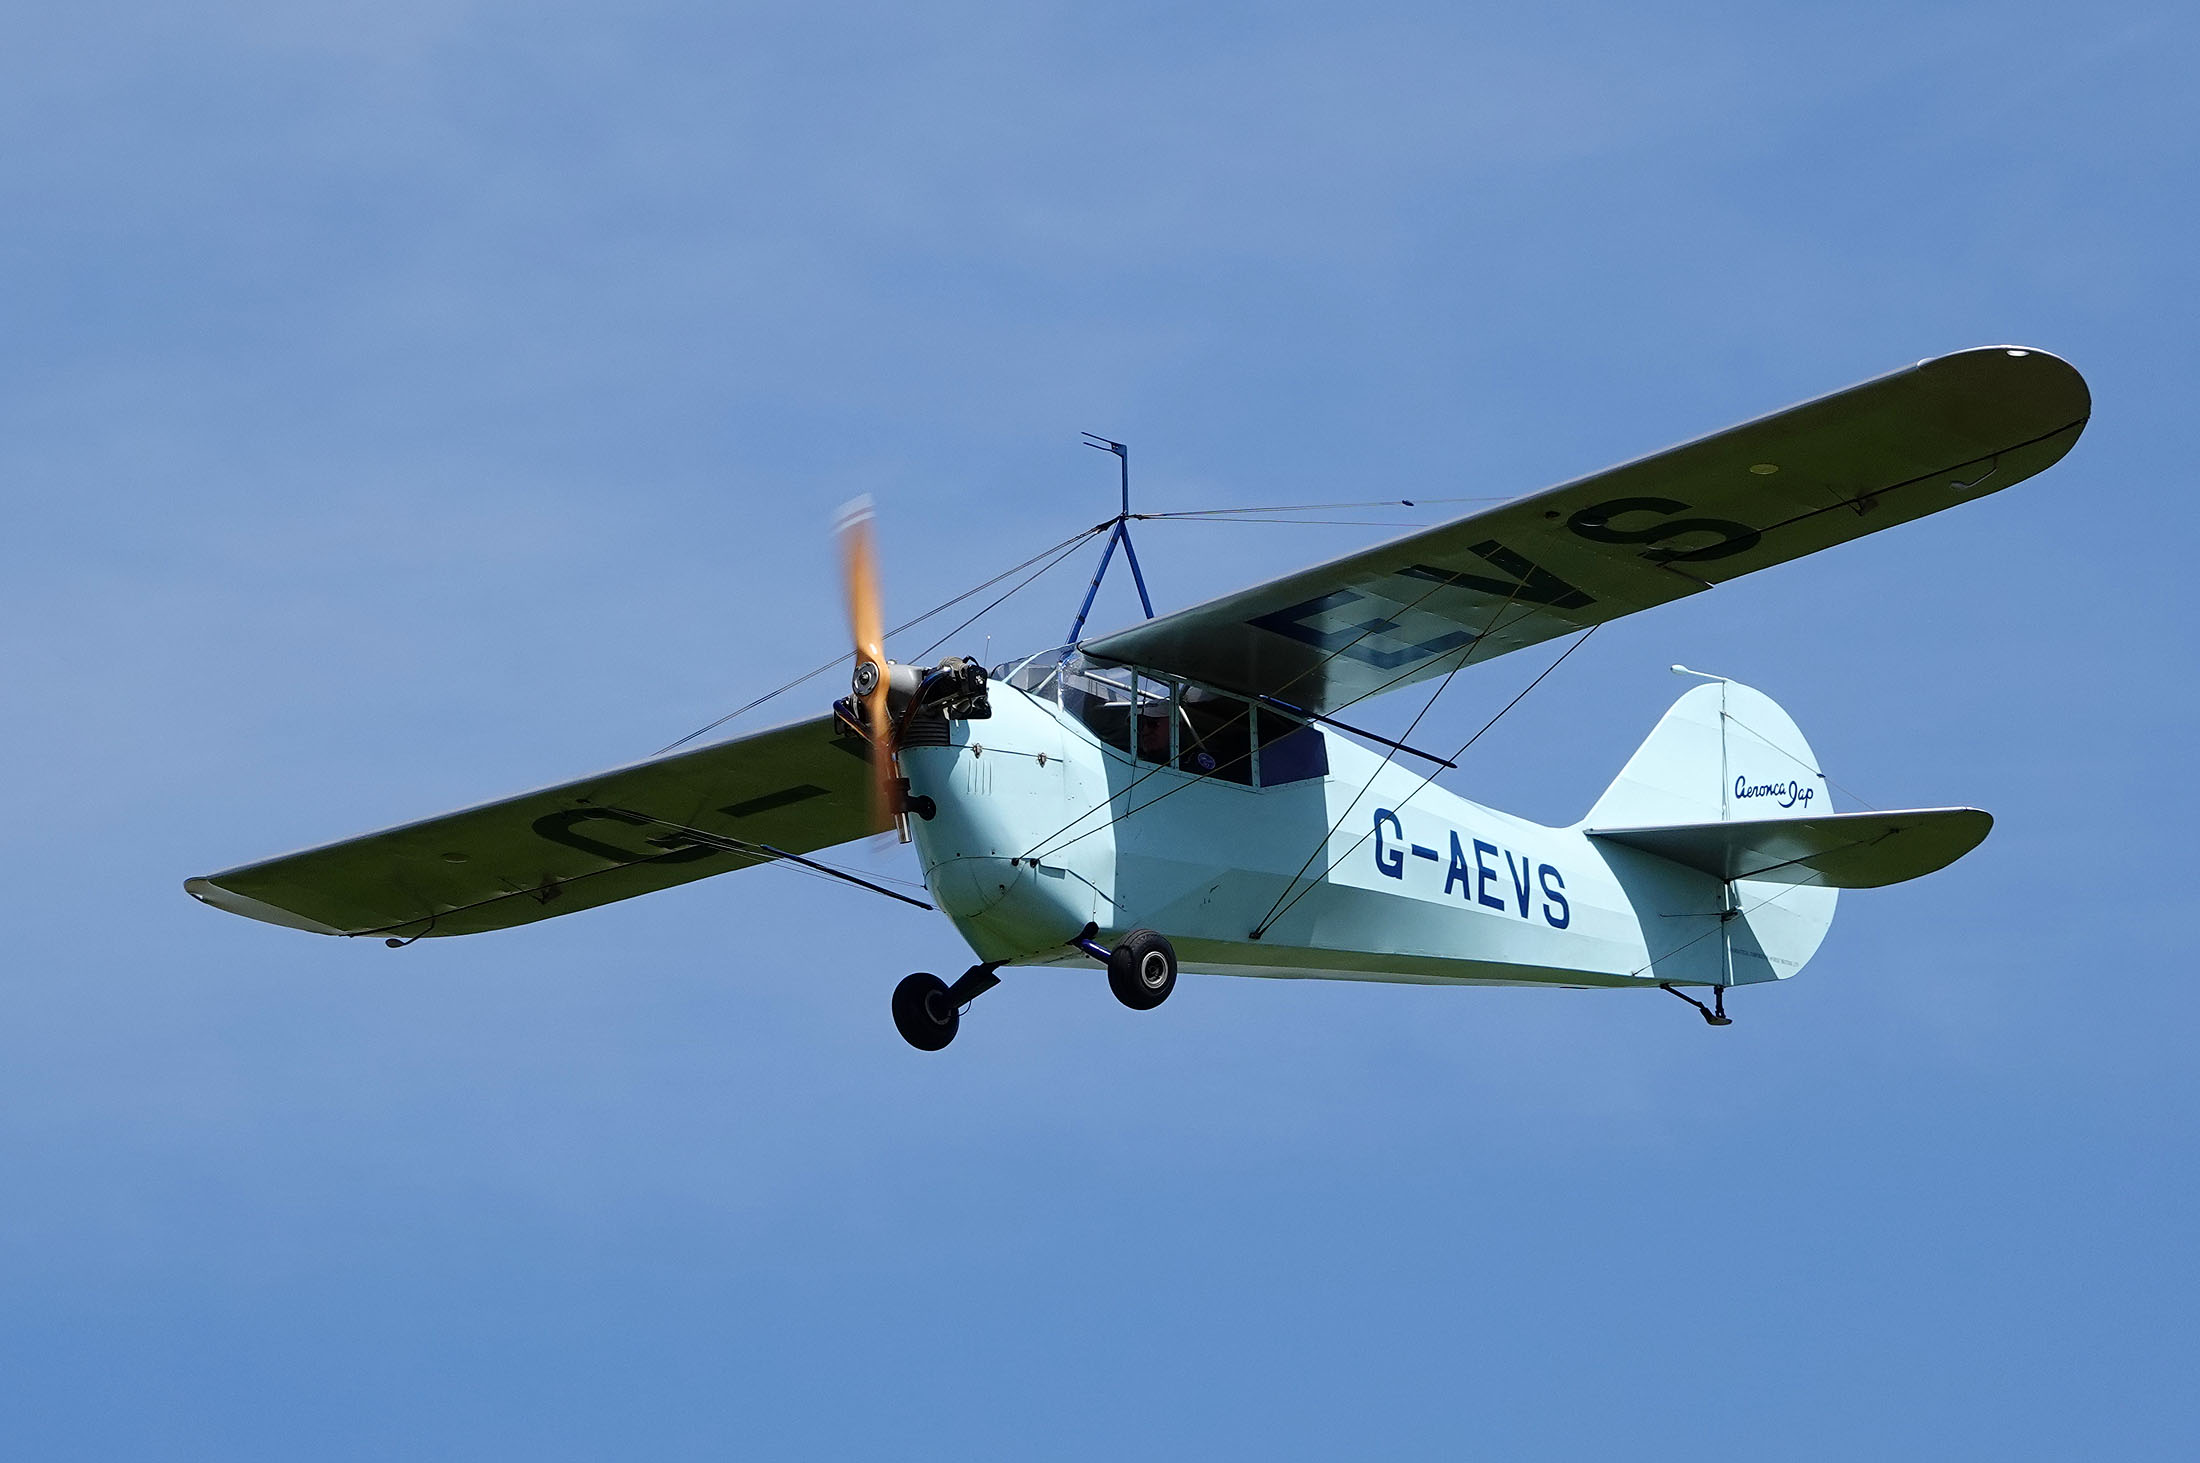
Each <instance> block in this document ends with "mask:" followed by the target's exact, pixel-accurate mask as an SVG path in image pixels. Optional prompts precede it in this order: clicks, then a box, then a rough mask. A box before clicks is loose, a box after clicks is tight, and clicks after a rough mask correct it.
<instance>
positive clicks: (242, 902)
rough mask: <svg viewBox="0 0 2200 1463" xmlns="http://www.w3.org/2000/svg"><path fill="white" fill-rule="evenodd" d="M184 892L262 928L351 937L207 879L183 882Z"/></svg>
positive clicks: (342, 931)
mask: <svg viewBox="0 0 2200 1463" xmlns="http://www.w3.org/2000/svg"><path fill="white" fill-rule="evenodd" d="M183 892H184V893H186V894H188V895H190V896H191V897H192V898H193V899H196V900H197V901H199V903H201V904H204V905H209V906H211V907H212V908H215V909H219V910H221V911H223V912H224V913H227V914H241V915H243V916H244V917H245V918H246V919H256V920H258V921H260V922H261V923H262V924H270V925H281V926H283V927H284V928H285V929H292V930H304V931H306V932H307V933H308V934H315V935H343V934H349V933H350V931H348V930H340V929H337V928H336V927H334V926H333V925H325V924H322V923H321V922H320V921H319V920H312V919H307V918H306V917H305V916H304V915H302V914H293V913H292V912H291V911H289V910H287V909H284V908H282V907H281V906H279V905H274V904H269V903H267V902H266V901H264V900H259V899H254V898H252V897H251V896H249V895H245V894H239V893H237V892H236V891H235V890H234V889H224V888H223V887H222V886H221V885H219V884H217V883H215V882H214V881H213V880H212V879H208V878H190V879H186V880H184V881H183Z"/></svg>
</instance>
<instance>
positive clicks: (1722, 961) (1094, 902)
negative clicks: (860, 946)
mask: <svg viewBox="0 0 2200 1463" xmlns="http://www.w3.org/2000/svg"><path fill="white" fill-rule="evenodd" d="M992 707H993V714H992V716H991V717H990V718H989V719H986V720H981V721H958V722H953V723H950V724H949V728H948V744H947V745H945V746H915V747H909V748H907V749H906V750H905V751H904V752H903V754H902V764H903V769H904V771H905V772H906V773H907V775H908V777H909V780H910V788H911V791H912V793H914V794H921V795H923V796H925V797H929V798H931V799H932V800H933V801H934V803H936V805H937V812H936V814H935V816H934V817H932V818H931V819H929V820H924V819H918V818H912V819H911V826H912V831H913V834H914V837H915V841H916V845H917V850H918V853H919V855H920V857H921V858H922V861H923V865H924V871H925V879H926V882H927V884H928V885H929V886H930V888H931V890H932V894H933V897H934V898H935V899H936V900H937V901H938V902H939V905H940V907H941V909H942V910H944V911H945V912H946V913H947V915H948V916H949V918H950V919H952V920H953V921H954V923H955V927H956V928H957V929H958V930H959V931H960V932H961V933H962V935H963V936H964V938H965V939H967V940H968V941H969V942H970V945H971V947H972V948H973V949H974V950H975V951H976V952H977V954H978V956H979V958H980V959H981V960H985V961H995V962H1001V963H1007V964H1016V965H1048V964H1072V963H1086V961H1087V958H1088V957H1086V956H1085V955H1084V954H1082V953H1080V952H1079V951H1078V950H1076V949H1074V948H1073V947H1071V946H1070V944H1069V942H1070V941H1071V940H1073V939H1075V938H1076V937H1077V936H1078V934H1079V933H1080V932H1081V931H1082V930H1083V929H1084V928H1085V926H1086V925H1088V924H1091V925H1095V926H1097V927H1098V938H1099V940H1100V941H1101V942H1102V943H1105V944H1112V943H1113V942H1114V941H1115V940H1116V939H1118V938H1119V937H1121V936H1122V935H1123V934H1125V933H1127V932H1128V931H1130V930H1132V929H1136V928H1148V929H1153V930H1158V931H1160V932H1161V933H1162V934H1164V935H1166V936H1168V938H1169V939H1170V940H1171V941H1172V942H1173V943H1174V945H1175V947H1176V950H1177V954H1178V957H1179V959H1180V960H1181V962H1182V964H1183V966H1184V968H1185V969H1187V970H1193V971H1207V972H1212V973H1217V974H1229V975H1261V976H1282V977H1325V978H1331V979H1346V980H1383V981H1406V982H1418V983H1427V984H1453V983H1459V984H1478V985H1489V984H1503V985H1561V986H1633V985H1643V986H1649V985H1656V984H1659V983H1661V982H1662V983H1679V984H1690V985H1734V984H1748V983H1752V982H1756V981H1763V980H1772V979H1777V978H1783V977H1785V976H1789V975H1792V974H1794V973H1795V971H1796V970H1798V969H1800V968H1801V966H1802V964H1803V962H1804V961H1805V960H1807V959H1808V958H1809V957H1810V954H1811V953H1812V951H1813V950H1815V949H1816V947H1817V945H1818V942H1819V940H1820V939H1821V938H1822V936H1823V934H1824V931H1825V928H1826V925H1827V924H1828V923H1829V922H1830V919H1831V915H1832V906H1833V900H1834V893H1833V891H1832V890H1830V889H1820V888H1807V887H1796V886H1773V887H1765V886H1758V885H1753V884H1750V883H1746V882H1743V883H1736V884H1733V885H1728V884H1726V883H1724V882H1722V881H1721V880H1719V879H1717V878H1715V877H1713V876H1711V875H1709V874H1704V873H1699V872H1695V871H1693V870H1690V869H1687V868H1683V867H1681V866H1679V865H1677V864H1674V863H1670V862H1668V861H1666V860H1664V859H1661V858H1657V857H1654V856H1651V855H1648V854H1644V853H1640V852H1637V851H1635V850H1632V849H1628V848H1624V847H1619V846H1616V845H1613V844H1610V843H1607V842H1602V841H1599V840H1596V839H1592V838H1590V837H1588V836H1586V835H1585V834H1584V832H1583V831H1582V827H1581V826H1580V825H1577V826H1574V827H1566V828H1551V827H1545V826H1543V825H1541V824H1536V823H1531V822H1528V821H1526V820H1524V819H1521V818H1516V817H1512V816H1510V815H1508V814H1505V813H1501V812H1498V811H1496V810H1494V809H1491V808H1486V807H1483V806H1481V805H1479V804H1476V803H1473V802H1469V801H1468V800H1466V799H1464V798H1461V797H1459V796H1457V795H1455V794H1453V793H1450V792H1447V791H1445V790H1444V789H1443V788H1441V787H1438V786H1436V785H1435V784H1434V783H1430V782H1426V781H1425V780H1424V778H1423V775H1422V774H1421V773H1420V772H1419V771H1416V770H1414V769H1413V768H1411V767H1408V766H1405V765H1401V764H1399V763H1397V762H1388V763H1386V762H1385V761H1384V759H1383V758H1382V757H1381V756H1380V755H1378V754H1376V753H1374V752H1371V751H1369V750H1368V749H1367V748H1365V747H1363V746H1361V745H1359V744H1357V743H1355V742H1352V741H1349V740H1347V739H1346V738H1345V737H1343V736H1341V735H1338V734H1336V733H1334V732H1330V733H1326V734H1325V735H1326V738H1327V749H1328V765H1329V771H1328V774H1327V775H1326V776H1318V777H1311V778H1308V779H1306V780H1304V781H1298V782H1289V783H1285V784H1283V785H1280V786H1273V787H1256V786H1249V785H1246V784H1243V783H1237V782H1229V781H1223V780H1219V779H1216V778H1211V777H1202V776H1198V775H1195V774H1193V773H1191V772H1186V771H1180V770H1178V769H1177V768H1175V767H1173V766H1168V765H1160V764H1157V763H1155V762H1147V761H1137V760H1134V759H1132V758H1131V757H1130V756H1128V755H1126V754H1125V753H1123V752H1121V751H1119V750H1117V749H1116V748H1115V747H1113V746H1109V745H1106V744H1104V743H1103V742H1102V741H1101V740H1100V739H1099V738H1098V737H1096V736H1095V735H1094V733H1093V732H1092V731H1091V730H1090V729H1088V728H1087V727H1086V726H1085V725H1084V724H1083V723H1082V722H1080V721H1079V720H1078V719H1077V717H1075V716H1074V715H1071V714H1070V713H1068V712H1067V711H1065V710H1064V709H1063V708H1062V707H1061V706H1060V705H1058V704H1057V703H1056V702H1055V701H1054V700H1051V699H1049V698H1048V696H1047V694H1046V693H1045V692H1044V691H1041V692H1040V693H1038V694H1033V693H1031V692H1027V691H1023V690H1019V689H1017V688H1016V687H1014V686H1011V685H1008V684H1006V683H1003V682H998V681H997V682H996V683H995V684H994V687H993V696H992ZM1715 775H1720V776H1723V775H1724V774H1723V771H1722V772H1720V773H1718V774H1715ZM1714 816H1716V815H1714ZM1327 830H1333V831H1327ZM1325 869H1326V871H1327V872H1326V873H1325V872H1324V870H1325ZM1730 890H1731V891H1732V893H1731V895H1730V892H1729V891H1730ZM1730 898H1731V900H1732V903H1731V904H1730V903H1729V900H1730ZM1279 902H1284V903H1287V904H1288V908H1287V909H1285V910H1283V912H1281V913H1280V914H1275V913H1272V911H1274V910H1275V909H1276V907H1277V905H1278V904H1279ZM1729 909H1735V910H1739V911H1741V912H1740V913H1739V914H1736V915H1732V916H1731V917H1722V916H1723V915H1725V913H1726V912H1727V911H1728V910H1729ZM1256 926H1261V927H1262V933H1261V936H1260V938H1258V939H1255V938H1253V937H1252V931H1253V930H1254V928H1255V927H1256Z"/></svg>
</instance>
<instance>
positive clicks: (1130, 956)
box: [1108, 930, 1176, 1011]
mask: <svg viewBox="0 0 2200 1463" xmlns="http://www.w3.org/2000/svg"><path fill="white" fill-rule="evenodd" d="M1108 989H1109V990H1111V991H1114V992H1115V998H1116V999H1117V1000H1118V1001H1121V1002H1122V1003H1123V1004H1124V1005H1126V1006H1128V1007H1130V1008H1131V1009H1132V1010H1133V1011H1151V1010H1152V1009H1153V1008H1154V1007H1156V1006H1158V1005H1160V1004H1161V1003H1162V1002H1163V1001H1166V1000H1167V999H1169V992H1171V991H1173V990H1175V989H1176V947H1175V946H1173V945H1171V944H1170V943H1169V942H1168V940H1167V938H1166V937H1164V936H1162V935H1159V934H1156V933H1155V932H1154V931H1152V930H1132V931H1131V932H1130V933H1129V934H1127V935H1125V936H1124V937H1123V943H1122V944H1120V945H1118V946H1116V947H1115V949H1114V950H1112V951H1110V952H1109V954H1108Z"/></svg>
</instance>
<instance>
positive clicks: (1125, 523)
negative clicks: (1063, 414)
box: [1062, 432, 1153, 660]
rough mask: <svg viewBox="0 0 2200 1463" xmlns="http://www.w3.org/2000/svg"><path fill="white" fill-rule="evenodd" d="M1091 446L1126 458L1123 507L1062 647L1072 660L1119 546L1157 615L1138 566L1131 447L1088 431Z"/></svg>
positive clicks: (1143, 602)
mask: <svg viewBox="0 0 2200 1463" xmlns="http://www.w3.org/2000/svg"><path fill="white" fill-rule="evenodd" d="M1085 436H1086V437H1087V438H1088V439H1089V440H1088V441H1087V442H1086V443H1085V445H1086V446H1087V447H1097V448H1099V449H1100V450H1101V451H1102V452H1112V453H1114V454H1115V455H1116V456H1117V457H1118V458H1120V459H1121V461H1122V468H1123V506H1122V508H1121V509H1120V511H1118V512H1117V513H1116V515H1115V527H1114V530H1113V531H1112V532H1110V533H1109V534H1108V546H1107V547H1106V548H1105V549H1103V550H1101V551H1100V567H1099V568H1097V569H1095V570H1093V571H1092V583H1090V584H1088V585H1086V586H1085V602H1084V603H1083V604H1081V605H1079V606H1078V607H1077V619H1076V620H1075V621H1074V622H1073V623H1072V624H1071V625H1070V627H1069V643H1068V644H1066V645H1065V646H1063V647H1062V659H1064V660H1068V659H1069V658H1070V656H1072V655H1073V654H1075V653H1076V650H1077V637H1078V636H1080V635H1082V634H1084V633H1085V617H1086V616H1087V615H1089V614H1091V613H1092V602H1093V599H1094V597H1095V596H1097V595H1098V594H1099V593H1100V581H1101V580H1103V579H1105V578H1106V577H1107V574H1108V565H1109V563H1110V562H1112V561H1113V560H1114V558H1115V546H1116V545H1117V544H1118V543H1120V544H1122V546H1123V557H1124V558H1125V559H1127V560H1129V561H1130V566H1131V582H1132V583H1133V584H1136V585H1137V586H1138V603H1139V605H1140V607H1141V608H1143V609H1144V610H1145V611H1146V618H1147V619H1149V620H1150V619H1152V618H1153V600H1152V599H1151V598H1149V597H1148V596H1147V594H1146V575H1145V571H1144V570H1142V569H1140V568H1139V567H1138V550H1136V549H1134V548H1132V547H1131V449H1130V448H1128V447H1126V446H1124V445H1123V444H1122V443H1120V442H1110V441H1109V440H1108V439H1107V438H1105V437H1099V436H1094V435H1093V434H1092V433H1091V432H1087V433H1085Z"/></svg>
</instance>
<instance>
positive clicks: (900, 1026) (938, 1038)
mask: <svg viewBox="0 0 2200 1463" xmlns="http://www.w3.org/2000/svg"><path fill="white" fill-rule="evenodd" d="M1172 964H1173V962H1172ZM961 1025H962V1017H961V1015H960V1014H959V1013H958V1012H957V1011H956V1010H955V1005H954V1002H953V1000H952V999H950V998H949V996H948V994H947V982H946V981H943V980H941V979H940V978H939V977H938V976H936V975H932V974H929V973H927V972H924V971H919V972H918V973H917V974H915V975H912V976H908V977H906V978H904V979H903V981H902V983H901V984H900V985H898V986H895V987H894V1029H895V1030H896V1031H899V1032H900V1033H901V1039H902V1040H903V1041H906V1042H908V1043H909V1044H910V1045H911V1046H913V1047H915V1048H916V1049H917V1050H918V1051H920V1052H936V1051H938V1050H940V1048H942V1047H944V1046H946V1045H947V1044H948V1043H949V1042H951V1041H953V1040H954V1039H955V1030H956V1028H957V1027H959V1026H961Z"/></svg>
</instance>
